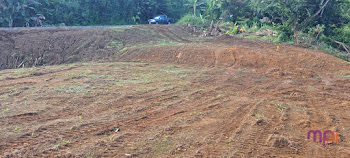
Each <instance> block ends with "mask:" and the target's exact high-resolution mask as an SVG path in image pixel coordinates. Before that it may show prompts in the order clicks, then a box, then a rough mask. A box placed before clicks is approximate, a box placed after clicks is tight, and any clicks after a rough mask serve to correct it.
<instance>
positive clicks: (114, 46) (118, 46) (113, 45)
mask: <svg viewBox="0 0 350 158" xmlns="http://www.w3.org/2000/svg"><path fill="white" fill-rule="evenodd" d="M107 48H108V49H111V48H112V49H118V50H119V49H122V48H123V43H122V42H121V41H112V42H111V43H110V44H109V45H108V46H107Z"/></svg>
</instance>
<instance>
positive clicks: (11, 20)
mask: <svg viewBox="0 0 350 158" xmlns="http://www.w3.org/2000/svg"><path fill="white" fill-rule="evenodd" d="M9 27H10V28H11V27H13V19H12V15H11V16H10V20H9Z"/></svg>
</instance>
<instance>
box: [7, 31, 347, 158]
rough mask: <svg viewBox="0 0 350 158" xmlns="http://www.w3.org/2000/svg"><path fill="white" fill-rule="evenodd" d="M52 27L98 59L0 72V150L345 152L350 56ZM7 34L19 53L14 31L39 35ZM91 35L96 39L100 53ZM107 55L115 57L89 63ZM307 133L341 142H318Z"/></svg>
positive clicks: (173, 35)
mask: <svg viewBox="0 0 350 158" xmlns="http://www.w3.org/2000/svg"><path fill="white" fill-rule="evenodd" d="M84 31H85V32H84ZM135 32H143V33H144V34H138V33H135ZM52 33H53V34H54V35H52V36H48V37H47V38H51V39H52V40H53V44H52V45H57V48H58V47H60V46H59V44H60V43H59V42H58V43H57V44H55V43H56V42H55V40H54V39H56V38H58V37H60V38H62V39H64V38H68V37H67V36H69V35H72V36H71V37H70V38H72V39H74V38H79V35H84V38H82V39H81V41H80V40H79V41H80V42H82V43H84V42H86V41H92V44H90V45H89V46H86V47H82V48H81V49H78V50H76V49H75V48H79V46H76V45H72V46H70V47H69V48H67V49H63V50H65V53H67V54H68V56H69V55H70V53H71V52H73V51H76V54H80V55H81V54H85V55H86V56H90V57H92V56H94V57H96V58H85V57H82V56H79V57H78V56H77V58H75V59H76V60H72V61H70V62H75V61H80V62H78V63H73V64H62V63H70V62H57V63H55V62H56V61H55V60H53V59H54V58H52V60H51V58H48V57H47V58H44V59H45V60H47V62H46V64H43V65H50V64H61V65H54V66H43V67H37V68H25V69H14V70H2V71H0V110H1V111H0V125H1V126H0V132H1V135H0V157H152V158H153V157H344V158H348V157H350V134H349V132H348V131H349V130H350V64H349V63H347V62H345V61H342V60H341V59H338V58H336V57H333V56H331V55H328V54H326V53H323V52H319V51H315V50H308V49H303V48H298V47H294V46H288V45H279V46H280V48H279V50H276V47H277V44H272V43H266V42H261V41H254V40H245V39H239V38H232V37H226V36H221V37H218V38H214V37H213V38H199V37H196V36H192V35H190V32H188V30H186V28H182V27H179V26H137V27H131V28H127V29H122V30H120V29H119V30H117V31H116V30H113V29H103V30H65V31H62V30H61V31H60V30H55V31H53V32H52ZM3 34H5V33H3ZM6 34H7V35H8V37H11V38H13V40H14V41H15V42H14V43H12V45H14V47H15V48H16V47H18V48H16V49H15V50H26V47H27V45H25V46H21V45H18V43H16V42H17V41H21V37H22V38H23V36H30V37H33V39H31V40H36V41H38V42H37V43H40V44H43V43H45V40H44V41H43V40H41V39H38V38H39V37H40V38H43V37H46V36H45V35H47V34H46V33H45V31H43V32H40V30H35V31H27V32H26V31H23V32H22V33H18V32H14V35H13V36H10V35H12V34H13V32H6ZM88 34H93V35H96V37H97V36H98V37H99V38H100V39H101V41H104V42H102V43H105V44H104V47H103V48H102V46H101V49H100V50H99V52H101V53H102V54H98V53H97V52H94V50H95V46H97V45H98V43H99V42H97V43H96V40H92V39H91V38H89V36H87V35H88ZM73 35H74V36H73ZM85 35H86V36H85ZM104 35H105V36H106V37H105V36H104ZM118 35H119V36H118ZM122 35H125V36H122ZM151 35H152V36H151ZM34 37H35V38H34ZM91 37H95V36H91ZM2 38H3V36H2ZM52 40H50V41H52ZM78 43H79V42H78ZM2 44H3V45H4V43H2ZM8 44H9V45H10V44H11V42H10V43H8ZM95 44H96V45H95ZM28 47H29V46H28ZM31 47H32V48H38V49H40V48H42V46H40V45H35V44H33V45H31ZM73 48H74V49H73ZM1 49H4V48H1ZM42 49H43V52H49V50H44V49H46V48H42ZM51 50H56V49H51ZM83 50H86V52H84V51H83ZM8 52H9V50H8ZM59 52H60V51H58V49H57V52H56V51H53V52H52V53H51V55H52V56H55V55H56V56H60V55H62V54H60V53H59ZM104 53H106V54H108V55H109V56H108V60H112V61H113V62H106V61H105V62H96V61H95V60H98V61H100V59H101V60H103V59H104V58H106V56H105V55H106V54H104ZM109 53H110V54H109ZM29 54H30V52H29ZM29 56H30V55H28V56H26V55H25V58H26V59H28V58H29ZM57 59H60V58H57ZM28 61H29V60H28ZM86 61H93V62H86ZM15 65H16V64H15ZM309 130H320V131H322V132H323V131H326V130H332V131H334V132H337V133H339V135H340V140H339V142H338V143H335V142H333V143H327V144H326V146H325V147H323V145H322V143H319V142H316V143H315V142H312V141H308V140H307V133H308V131H309Z"/></svg>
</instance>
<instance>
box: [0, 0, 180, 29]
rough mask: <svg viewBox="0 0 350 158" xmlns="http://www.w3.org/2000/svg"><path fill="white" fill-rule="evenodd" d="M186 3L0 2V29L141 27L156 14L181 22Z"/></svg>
mask: <svg viewBox="0 0 350 158" xmlns="http://www.w3.org/2000/svg"><path fill="white" fill-rule="evenodd" d="M186 1H187V0H186ZM183 4H185V0H176V1H173V0H142V1H141V0H0V26H1V27H6V26H13V27H23V26H36V25H39V22H42V23H43V25H117V24H139V23H146V22H147V20H148V19H149V18H150V17H153V16H155V15H157V14H167V15H168V16H170V17H173V18H175V19H179V18H181V17H182V16H183V15H184V14H185V13H186V8H184V7H183Z"/></svg>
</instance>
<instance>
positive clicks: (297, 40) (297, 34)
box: [294, 28, 299, 45]
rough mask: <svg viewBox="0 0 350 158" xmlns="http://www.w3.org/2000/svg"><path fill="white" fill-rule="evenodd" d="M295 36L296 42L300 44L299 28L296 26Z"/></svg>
mask: <svg viewBox="0 0 350 158" xmlns="http://www.w3.org/2000/svg"><path fill="white" fill-rule="evenodd" d="M294 37H295V41H294V44H295V45H299V30H298V28H294Z"/></svg>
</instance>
